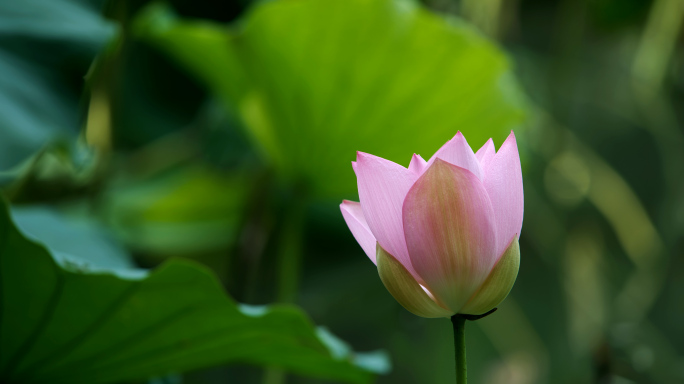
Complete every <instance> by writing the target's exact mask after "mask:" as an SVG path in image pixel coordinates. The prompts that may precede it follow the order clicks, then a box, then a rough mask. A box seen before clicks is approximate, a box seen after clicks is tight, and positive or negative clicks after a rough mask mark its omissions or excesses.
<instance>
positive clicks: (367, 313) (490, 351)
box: [0, 0, 684, 384]
mask: <svg viewBox="0 0 684 384" xmlns="http://www.w3.org/2000/svg"><path fill="white" fill-rule="evenodd" d="M682 4H684V3H682V2H681V1H679V0H652V1H651V0H544V1H542V0H517V1H515V0H507V1H501V0H424V1H422V4H418V3H417V2H412V1H403V0H396V1H390V0H375V1H373V0H353V1H344V0H274V1H265V2H258V3H254V4H251V3H250V2H248V1H246V0H244V1H229V2H222V1H216V0H192V1H191V0H170V1H168V2H167V3H154V4H150V2H149V1H147V0H122V1H112V2H108V3H106V4H102V3H101V2H99V1H87V0H59V1H56V0H49V1H48V0H31V1H22V2H4V3H2V4H0V69H2V73H3V76H0V168H1V169H0V183H1V187H2V190H3V194H4V195H5V196H6V197H7V198H8V199H9V201H10V203H11V206H12V208H11V212H12V216H13V218H14V221H15V222H16V224H17V226H18V227H19V229H20V230H21V231H22V232H23V233H25V235H26V236H27V237H29V238H31V239H35V240H36V241H38V242H40V243H43V244H45V245H47V246H48V247H49V248H50V253H51V254H52V257H51V256H50V254H48V253H47V251H45V250H44V249H43V248H41V247H40V246H38V245H36V244H35V243H33V242H32V241H28V240H26V239H24V238H23V237H22V236H21V235H20V234H19V232H17V231H16V230H15V229H14V227H13V226H12V225H11V223H10V222H8V221H7V217H6V216H3V217H4V219H3V224H2V227H3V228H4V229H5V230H9V231H10V232H9V233H12V234H13V235H12V237H11V240H12V242H10V243H8V242H7V238H1V239H0V240H2V242H3V243H2V244H5V245H6V244H10V245H12V247H14V246H16V247H18V248H16V249H14V248H13V249H14V250H13V251H12V252H9V251H8V249H5V248H3V249H5V250H4V251H2V252H1V253H0V257H1V258H2V259H1V260H2V266H3V267H2V270H1V271H0V275H1V276H2V278H1V280H0V289H1V290H2V291H1V294H2V301H1V302H0V308H2V310H1V311H0V313H2V319H3V320H2V322H0V332H2V338H1V339H0V340H2V342H0V372H1V374H0V381H2V382H26V381H29V379H32V380H33V381H34V382H37V381H43V382H45V381H48V382H56V381H60V380H61V381H62V382H75V381H78V380H80V382H102V381H110V382H112V381H117V380H118V381H129V382H142V381H145V379H146V378H149V377H155V379H154V380H152V381H151V382H183V383H208V384H212V383H223V382H226V381H230V382H238V383H251V382H261V383H271V384H278V383H285V382H287V383H314V382H328V381H325V380H332V381H335V380H345V379H346V380H347V381H348V382H366V381H368V380H372V377H371V373H370V372H376V373H385V375H379V376H378V377H377V380H376V381H377V382H379V383H393V384H401V383H407V384H408V383H427V384H429V383H444V382H451V381H452V380H453V377H452V375H453V351H452V348H453V346H452V345H451V342H452V340H451V325H450V324H449V322H448V321H447V320H444V321H441V320H426V319H421V318H418V317H415V316H413V315H411V314H410V313H408V312H406V311H405V310H403V309H402V308H401V307H400V306H399V305H398V304H397V303H396V302H395V301H394V300H393V299H392V298H391V296H390V295H389V294H388V293H387V292H386V290H385V288H384V287H383V286H382V283H381V282H380V280H379V278H378V275H377V271H376V269H375V268H374V266H373V265H372V263H370V261H368V260H367V258H366V257H365V255H364V254H363V251H362V250H361V249H360V247H359V246H358V245H357V244H356V243H355V241H354V239H353V237H352V236H351V234H350V233H349V231H348V229H347V228H346V226H345V224H344V221H343V219H342V217H341V215H340V213H339V209H338V207H337V204H338V203H339V201H338V200H337V199H341V198H349V199H354V198H355V195H356V193H355V191H354V177H353V172H352V169H351V166H350V164H349V163H350V161H351V160H353V159H354V151H356V150H361V151H365V152H370V153H373V154H376V155H380V156H383V157H386V158H390V159H392V160H394V161H397V162H398V163H400V164H403V165H406V164H407V162H408V160H409V158H410V155H411V154H413V153H414V152H416V153H419V154H421V155H423V156H424V157H425V156H430V155H431V154H432V152H433V151H434V150H435V149H436V148H438V147H439V146H440V145H441V144H443V142H445V141H446V140H447V139H449V138H450V137H452V136H453V135H454V134H455V133H456V131H457V130H461V131H462V132H464V134H465V135H466V137H467V138H468V140H469V143H470V144H471V145H472V146H473V147H475V148H477V147H479V146H480V145H482V144H483V143H484V141H485V139H486V138H488V137H493V138H494V140H495V143H496V144H497V145H500V144H501V142H502V139H503V137H504V135H505V134H507V132H508V131H509V130H511V129H515V132H516V136H517V138H518V143H519V146H520V150H521V157H522V164H523V168H524V169H523V171H524V182H525V195H526V200H525V219H524V225H523V227H524V229H523V233H522V234H521V237H520V246H521V267H520V273H519V277H518V281H517V283H516V285H515V286H514V288H513V291H512V293H511V295H510V296H509V298H508V299H507V300H506V301H505V302H504V303H503V304H502V305H501V306H500V308H499V310H498V311H497V312H496V314H494V315H492V316H490V317H488V318H486V319H483V320H480V321H478V322H475V323H468V325H467V326H468V335H467V337H468V346H469V348H468V363H469V373H470V374H469V377H470V379H471V382H473V383H494V384H496V383H502V384H503V383H506V384H511V383H512V384H527V383H529V384H532V383H568V384H569V383H665V384H669V383H680V382H683V381H684V368H683V367H684V349H683V346H684V329H683V328H682V327H681V319H682V318H684V306H682V305H681V297H682V295H684V259H683V258H682V257H681V255H682V254H684V252H683V249H684V248H683V246H684V242H683V240H684V237H683V236H682V235H681V234H682V233H684V179H682V177H681V175H682V174H683V173H684V151H683V150H682V148H684V132H683V130H682V124H681V121H682V118H684V116H682V112H681V110H682V109H681V108H680V106H681V103H682V100H683V99H682V95H683V94H684V93H683V90H684V72H683V71H682V68H684V67H682V59H683V58H684V49H682V48H683V45H682V39H681V31H682V20H684V6H683V5H682ZM102 6H104V8H102ZM100 11H101V12H100ZM103 15H104V16H103ZM504 51H506V52H508V54H504V53H503V52H504ZM511 63H515V65H512V64H511ZM514 75H515V76H514ZM514 77H515V78H517V79H518V82H519V83H521V84H522V88H524V93H525V94H526V96H522V92H521V91H520V89H519V88H521V87H520V86H518V85H517V84H518V82H516V80H514ZM525 110H527V112H526V111H525ZM525 116H526V117H527V119H526V120H523V117H525ZM3 212H4V211H3ZM3 214H4V213H3ZM176 256H182V257H185V258H192V259H193V261H182V260H171V261H165V260H166V259H167V258H171V257H176ZM53 258H54V259H53ZM54 260H56V261H54ZM112 260H117V261H116V262H114V263H112V262H111V261H112ZM198 263H201V264H204V266H203V267H202V266H199V265H198ZM159 264H161V267H159V268H157V269H153V270H151V271H147V272H145V271H144V270H142V269H141V267H142V268H152V267H156V266H157V265H159ZM86 266H87V267H86ZM57 276H61V277H57ZM217 277H218V280H217ZM51 279H63V281H64V282H65V285H64V287H65V290H64V291H63V292H64V293H65V294H66V287H67V286H69V287H71V288H69V290H70V291H69V294H68V295H65V296H63V300H54V301H52V303H53V304H52V306H48V307H46V306H45V305H44V302H43V301H41V300H45V298H46V297H49V296H50V295H51V294H52V295H53V296H54V295H57V294H56V293H55V292H56V291H55V290H51V288H50V284H51V283H50V282H51V281H53V280H51ZM181 282H187V283H183V284H181ZM219 282H220V284H221V285H222V287H223V288H224V289H225V290H226V291H227V292H228V293H229V294H230V296H232V297H233V298H234V299H235V300H236V301H237V302H241V303H246V304H249V306H244V305H237V304H235V301H233V300H232V299H229V298H227V297H226V296H225V294H224V293H223V292H221V287H220V286H219V285H218V284H219ZM157 283H164V284H163V286H159V289H158V290H157V289H156V288H155V290H154V292H152V291H147V290H145V289H143V290H141V291H139V293H140V295H142V296H139V297H138V296H136V295H133V296H135V298H136V300H132V301H130V302H125V301H122V302H121V304H120V305H121V307H120V310H121V311H120V312H117V313H114V312H116V311H114V312H113V313H111V316H109V315H106V314H103V313H102V312H98V308H104V307H105V306H107V305H108V304H111V303H112V300H113V301H114V302H116V300H117V299H116V297H115V296H116V295H115V294H116V292H115V290H117V289H123V290H125V289H127V288H126V287H130V286H139V287H141V288H140V289H142V288H145V287H147V288H150V287H152V286H153V285H155V284H157ZM155 286H156V285H155ZM72 288H74V290H73V291H72V290H71V289H72ZM136 289H138V288H136ZM150 289H151V288H150ZM146 292H147V293H146ZM148 294H149V295H148ZM133 296H131V298H133ZM152 296H154V298H153V297H152ZM10 299H11V300H10ZM276 301H287V302H294V304H296V305H297V306H299V307H300V308H301V309H303V310H304V311H306V313H307V314H308V316H310V317H311V318H312V319H313V321H314V322H315V323H316V324H324V325H325V326H326V327H327V329H330V330H331V332H332V333H334V334H338V335H340V336H341V337H342V338H343V339H344V340H346V341H347V342H349V345H352V346H353V347H354V349H360V350H377V349H384V350H385V351H387V352H388V353H389V355H390V356H391V358H392V361H393V362H394V364H393V369H392V371H391V372H388V370H389V362H388V360H387V359H386V358H385V357H384V355H382V354H375V355H373V354H370V355H364V354H358V353H354V352H352V351H351V349H350V347H349V346H348V345H347V344H346V343H345V342H342V341H341V340H339V339H336V338H334V337H332V336H330V332H328V331H327V330H324V329H323V328H316V327H313V326H312V325H311V323H310V322H309V320H307V317H306V316H304V315H303V313H302V311H301V310H300V309H297V308H296V307H294V305H292V304H287V305H285V304H278V305H274V306H269V307H268V308H270V309H268V310H267V313H266V314H263V315H262V316H255V315H258V314H259V313H260V312H261V311H263V309H260V308H261V306H262V305H264V304H270V303H273V302H276ZM29 302H30V303H31V305H26V303H29ZM136 303H137V304H136ZM185 304H187V305H189V306H193V305H195V306H197V307H198V308H200V309H198V312H197V313H193V314H192V316H189V317H188V318H179V319H177V321H169V320H168V317H165V316H166V314H168V313H172V312H173V311H174V310H181V308H185V307H184V305H185ZM10 306H16V308H18V309H16V310H15V309H13V310H12V311H9V310H8V308H10ZM12 308H14V307H12ZM46 309H49V311H46ZM52 310H54V311H55V312H54V317H53V318H51V317H50V316H43V317H41V316H42V315H44V314H47V313H49V312H50V311H52ZM129 310H130V311H129ZM126 313H130V314H134V315H135V316H134V317H135V319H134V321H135V323H130V324H135V326H136V327H145V326H146V325H147V326H149V324H151V323H152V322H154V321H155V319H156V320H157V325H155V326H154V327H152V326H149V328H148V329H147V330H145V331H140V330H139V329H140V328H131V327H124V326H119V327H117V326H116V324H124V323H122V322H124V321H129V320H130V319H129V320H126V318H125V315H126ZM122 316H123V317H122ZM39 318H42V319H43V320H42V322H41V323H40V324H39V325H38V326H34V324H36V321H38V320H37V319H39ZM52 320H54V321H52ZM130 321H133V320H130ZM238 323H239V324H242V326H244V328H242V330H241V331H232V330H231V328H230V327H232V326H233V325H235V324H238ZM126 324H129V323H126ZM108 327H113V328H116V330H113V331H111V332H108V331H107V330H108V329H111V328H108ZM135 329H138V331H135ZM211 329H214V330H221V332H219V333H217V335H219V334H220V336H217V337H213V338H209V339H207V338H204V339H202V340H199V339H197V337H199V336H201V335H206V334H207V333H206V332H209V331H210V330H211ZM245 329H249V330H251V331H249V332H247V331H245ZM90 330H92V331H93V332H92V333H91V332H90ZM43 332H47V333H46V335H47V334H49V335H50V337H43V336H42V333H43ZM131 332H132V333H131ZM222 332H223V333H222ZM89 335H90V336H89ZM162 335H163V336H164V337H163V340H162V339H160V337H161V336H162ZM10 336H11V337H10ZM238 336H240V337H244V340H242V341H240V340H233V337H238ZM27 337H28V339H27ZM117 337H131V338H133V337H135V338H136V339H138V338H139V339H140V341H139V342H135V343H131V344H126V345H124V344H117V341H116V340H121V339H117ZM27 340H28V341H27ZM155 340H156V341H155ZM180 340H185V341H183V342H182V343H181V344H180V345H181V346H182V349H179V348H181V347H179V344H175V345H174V343H175V342H179V341H180ZM245 340H253V341H254V342H253V343H252V344H249V345H251V346H253V347H254V349H249V348H245V349H242V348H236V347H235V346H236V345H237V344H233V341H234V342H235V343H242V342H243V341H245ZM157 341H158V342H157ZM10 342H11V343H13V344H12V345H11V346H9V345H10V344H8V343H10ZM265 343H268V344H265ZM17 344H21V346H19V347H18V346H17ZM241 345H245V344H241ZM65 346H66V347H65ZM8 348H9V349H8ZM16 348H22V353H14V352H15V351H16ZM65 348H66V349H65ZM147 348H149V349H147ZM69 350H72V351H76V352H78V354H76V353H63V352H64V351H67V352H68V351H69ZM150 350H155V351H158V352H155V353H156V354H145V351H150ZM7 351H11V352H12V353H9V352H7ZM277 351H280V352H283V353H282V354H281V353H278V352H277ZM285 351H289V352H288V353H285ZM293 351H298V352H293ZM238 352H245V354H243V355H236V353H238ZM295 353H297V354H295ZM299 353H301V355H299ZM304 355H305V356H309V357H308V358H303V357H302V358H298V357H301V356H304ZM100 357H102V359H101V360H100ZM9 359H15V360H16V361H14V362H15V363H18V364H10V363H11V362H10V361H9ZM53 359H54V360H53ZM89 359H90V360H89ZM95 360H98V363H97V364H95V363H93V364H90V362H91V361H95ZM84 361H85V362H86V363H87V364H86V363H83V362H84ZM123 361H125V364H123V363H122V362H123ZM81 363H83V364H81ZM227 363H231V364H230V365H228V366H226V364H227ZM209 366H215V367H214V368H210V369H200V368H206V367H209ZM264 366H267V367H269V368H267V369H266V370H264V369H263V367H264ZM282 369H285V370H287V371H289V372H295V373H296V375H290V374H288V375H286V374H285V373H284V371H283V370H282ZM10 372H12V373H11V374H12V376H9V375H10ZM10 377H11V378H10Z"/></svg>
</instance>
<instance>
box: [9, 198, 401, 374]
mask: <svg viewBox="0 0 684 384" xmlns="http://www.w3.org/2000/svg"><path fill="white" fill-rule="evenodd" d="M0 204H1V205H2V206H1V207H0V250H1V251H0V289H1V290H0V295H1V297H0V382H2V383H89V384H92V383H113V382H122V381H131V380H144V379H146V378H149V377H152V376H159V375H164V374H167V373H174V372H183V371H186V370H190V369H197V368H201V367H206V366H210V365H217V364H225V363H231V362H240V363H247V364H257V365H267V366H276V367H282V368H284V369H287V370H289V371H292V372H295V373H299V374H303V375H308V376H314V377H319V378H325V379H330V380H339V381H343V382H349V383H366V382H369V381H371V380H372V376H373V373H371V371H370V369H371V368H372V369H375V370H381V369H386V368H387V361H386V360H384V359H383V358H382V357H380V358H378V357H377V356H373V355H371V356H365V355H363V354H354V353H352V352H351V351H349V350H343V351H342V352H343V353H340V352H341V351H340V348H339V345H340V342H339V340H336V339H334V338H333V339H332V341H331V339H330V335H329V333H327V332H325V331H324V330H320V329H316V328H315V327H314V326H313V325H312V324H311V323H310V321H309V320H308V319H307V317H306V316H305V315H304V314H303V313H302V312H301V311H300V310H299V309H297V308H295V307H293V306H287V305H282V306H272V307H246V306H239V305H237V304H236V303H235V302H233V301H232V300H231V299H230V298H229V297H228V296H226V294H225V293H224V291H223V290H222V288H221V286H220V284H219V283H218V281H217V280H216V278H215V277H214V276H213V275H212V274H211V273H210V272H209V271H208V270H207V269H206V268H203V267H202V266H200V265H198V264H196V263H193V262H190V261H182V260H175V261H170V262H168V263H166V264H163V265H162V266H160V267H159V268H157V269H155V270H153V271H150V272H145V271H142V270H135V269H132V270H131V271H137V272H138V273H128V274H125V275H123V274H119V273H117V274H114V273H110V272H108V271H107V270H106V269H101V268H92V267H91V265H90V264H88V263H83V262H82V261H81V260H75V259H74V260H72V259H69V258H68V257H60V258H56V259H55V258H53V257H52V256H51V255H50V253H49V252H48V251H47V250H46V249H45V248H44V247H43V246H42V245H40V244H38V243H35V242H33V241H31V240H28V239H27V238H26V237H25V236H24V235H23V234H22V233H21V232H20V231H19V230H17V228H16V227H15V225H14V224H13V223H12V221H11V220H10V217H9V214H8V211H7V207H6V206H5V204H4V202H3V203H0ZM72 240H73V241H79V239H78V238H74V239H72ZM124 276H125V277H124ZM342 344H343V343H342ZM378 361H380V364H378Z"/></svg>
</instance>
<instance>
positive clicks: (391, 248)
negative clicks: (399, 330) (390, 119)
mask: <svg viewBox="0 0 684 384" xmlns="http://www.w3.org/2000/svg"><path fill="white" fill-rule="evenodd" d="M352 166H353V168H354V171H355V172H356V179H357V184H358V188H359V198H360V200H361V201H360V203H357V202H353V201H347V200H345V201H344V202H342V204H341V205H340V208H341V210H342V215H343V216H344V219H345V220H346V222H347V225H348V226H349V229H350V230H351V232H352V234H353V235H354V237H355V238H356V240H357V241H358V243H359V244H360V245H361V248H363V250H364V251H365V252H366V254H367V255H368V257H369V258H370V259H371V260H372V261H373V262H374V263H376V265H377V266H378V271H379V274H380V278H381V280H382V281H383V283H384V284H385V287H387V289H388V290H389V292H390V293H391V294H392V296H394V298H395V299H396V300H397V301H398V302H399V303H400V304H401V305H403V306H404V307H405V308H406V309H408V310H409V311H411V312H413V313H414V314H416V315H418V316H422V317H450V316H452V315H455V314H471V315H479V314H483V313H486V312H488V311H490V310H491V309H493V308H495V307H496V306H497V305H498V304H500V303H501V302H502V301H503V300H504V299H505V298H506V296H507V295H508V293H509V291H510V290H511V288H512V287H513V283H514V282H515V278H516V276H517V274H518V266H519V264H520V251H519V247H518V236H519V235H520V230H521V228H522V222H523V184H522V172H521V169H520V157H519V155H518V147H517V144H516V141H515V135H514V134H513V132H511V134H510V135H509V136H508V138H507V139H506V141H505V142H504V143H503V145H502V146H501V148H499V151H498V152H496V150H495V148H494V142H493V141H492V139H489V140H488V141H487V142H486V143H485V144H484V145H483V146H482V148H480V149H479V150H478V151H477V153H473V150H472V149H471V148H470V146H469V145H468V143H467V142H466V139H465V137H463V135H462V134H461V133H460V132H459V133H457V134H456V136H455V137H454V138H453V139H451V140H450V141H448V142H447V143H446V144H444V146H442V147H441V148H440V149H439V150H438V151H437V152H436V153H435V154H434V155H433V156H432V157H431V158H430V160H429V161H427V162H426V161H425V160H423V158H421V157H420V156H419V155H415V154H414V155H413V158H412V159H411V163H410V164H409V167H408V168H404V167H402V166H401V165H398V164H396V163H393V162H391V161H388V160H385V159H383V158H380V157H377V156H373V155H370V154H367V153H363V152H357V155H356V161H355V162H352Z"/></svg>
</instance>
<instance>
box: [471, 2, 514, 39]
mask: <svg viewBox="0 0 684 384" xmlns="http://www.w3.org/2000/svg"><path fill="white" fill-rule="evenodd" d="M505 2H506V0H463V2H462V3H461V11H462V13H463V16H464V17H465V18H466V19H468V20H469V21H470V22H471V23H473V24H475V25H476V26H477V27H478V28H479V29H480V30H481V31H482V32H484V33H485V34H486V35H487V36H490V37H493V38H497V37H498V36H499V35H500V32H501V23H500V19H501V13H502V10H503V7H504V3H505Z"/></svg>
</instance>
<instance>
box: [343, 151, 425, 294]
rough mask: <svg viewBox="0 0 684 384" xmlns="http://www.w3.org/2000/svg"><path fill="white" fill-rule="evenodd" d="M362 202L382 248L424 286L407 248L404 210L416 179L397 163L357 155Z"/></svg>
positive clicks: (371, 228) (359, 153) (365, 154)
mask: <svg viewBox="0 0 684 384" xmlns="http://www.w3.org/2000/svg"><path fill="white" fill-rule="evenodd" d="M354 171H355V172H356V181H357V185H358V188H359V200H361V208H362V209H363V216H364V217H365V218H366V221H367V222H368V228H370V230H371V232H372V233H373V235H374V236H375V238H376V239H377V241H378V243H379V244H380V246H381V247H382V248H383V249H384V250H385V251H387V252H388V253H390V254H391V255H392V256H394V257H395V258H396V259H397V260H398V261H399V262H400V263H401V264H402V265H403V266H404V267H405V268H406V269H407V270H408V271H409V272H410V273H411V274H412V275H413V276H414V277H416V279H417V280H418V282H419V283H420V282H421V280H420V279H419V278H418V277H417V276H418V275H417V274H416V273H415V270H414V269H413V266H412V265H411V260H410V259H409V256H408V250H407V249H406V240H404V225H403V222H402V220H401V207H402V204H403V203H404V198H405V197H406V194H407V193H408V190H409V189H410V188H411V185H413V182H414V180H415V179H416V176H415V175H414V174H413V172H411V171H409V170H408V169H406V168H404V167H402V166H401V165H399V164H397V163H393V162H391V161H389V160H385V159H383V158H381V157H377V156H373V155H369V154H367V153H363V152H357V154H356V166H355V167H354Z"/></svg>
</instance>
